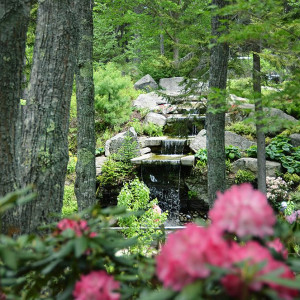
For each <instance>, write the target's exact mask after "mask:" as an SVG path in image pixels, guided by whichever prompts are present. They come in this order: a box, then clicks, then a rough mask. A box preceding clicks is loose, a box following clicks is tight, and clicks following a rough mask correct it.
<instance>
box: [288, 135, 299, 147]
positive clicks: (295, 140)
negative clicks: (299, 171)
mask: <svg viewBox="0 0 300 300" xmlns="http://www.w3.org/2000/svg"><path fill="white" fill-rule="evenodd" d="M290 139H291V144H292V145H293V146H294V147H299V146H300V134H299V133H293V134H291V135H290Z"/></svg>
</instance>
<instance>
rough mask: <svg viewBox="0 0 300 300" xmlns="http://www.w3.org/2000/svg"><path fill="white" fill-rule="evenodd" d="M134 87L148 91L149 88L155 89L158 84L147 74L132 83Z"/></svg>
mask: <svg viewBox="0 0 300 300" xmlns="http://www.w3.org/2000/svg"><path fill="white" fill-rule="evenodd" d="M134 87H135V89H136V90H145V91H147V92H149V91H151V90H157V89H158V84H157V83H156V82H155V80H154V79H153V78H152V77H151V76H150V75H149V74H147V75H145V76H144V77H142V78H141V79H140V80H138V81H137V82H136V83H135V84H134Z"/></svg>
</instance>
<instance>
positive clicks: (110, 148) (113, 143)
mask: <svg viewBox="0 0 300 300" xmlns="http://www.w3.org/2000/svg"><path fill="white" fill-rule="evenodd" d="M126 136H130V137H131V140H132V142H136V145H137V146H136V155H137V156H138V155H140V146H139V143H138V139H137V133H136V132H135V130H134V128H133V127H130V128H129V129H128V130H127V131H125V132H121V133H118V134H117V135H115V136H114V137H112V138H111V139H109V140H107V141H106V143H105V156H109V155H111V154H114V153H117V152H118V150H119V149H120V148H121V147H122V145H123V144H124V142H125V138H126Z"/></svg>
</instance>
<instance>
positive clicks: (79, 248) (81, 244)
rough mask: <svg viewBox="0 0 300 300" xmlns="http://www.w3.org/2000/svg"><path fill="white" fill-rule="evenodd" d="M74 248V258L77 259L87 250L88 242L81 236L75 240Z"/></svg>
mask: <svg viewBox="0 0 300 300" xmlns="http://www.w3.org/2000/svg"><path fill="white" fill-rule="evenodd" d="M74 246H75V256H76V257H77V258H78V257H80V256H81V255H82V254H83V253H84V252H85V251H86V250H87V247H88V241H87V239H86V237H84V236H82V237H80V238H77V239H76V240H75V245H74Z"/></svg>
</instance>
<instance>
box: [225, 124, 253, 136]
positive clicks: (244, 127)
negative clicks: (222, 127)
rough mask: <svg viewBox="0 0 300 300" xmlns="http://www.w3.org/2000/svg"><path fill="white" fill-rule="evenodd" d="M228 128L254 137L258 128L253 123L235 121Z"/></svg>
mask: <svg viewBox="0 0 300 300" xmlns="http://www.w3.org/2000/svg"><path fill="white" fill-rule="evenodd" d="M226 130H228V131H233V132H235V133H236V134H240V135H244V136H245V135H247V136H249V135H250V136H251V137H252V138H254V137H256V129H255V127H254V126H253V125H251V124H245V123H244V122H237V123H233V124H231V125H229V126H226Z"/></svg>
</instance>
